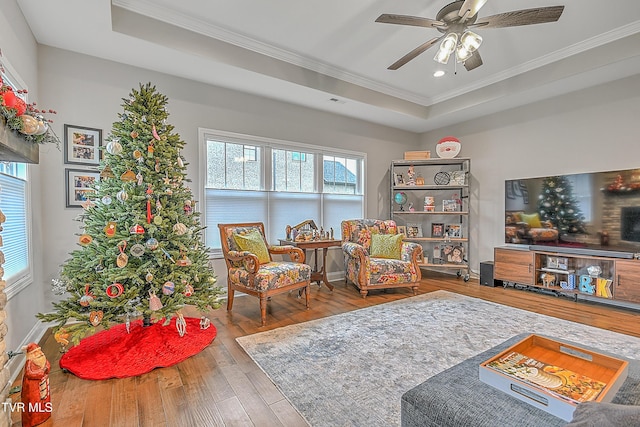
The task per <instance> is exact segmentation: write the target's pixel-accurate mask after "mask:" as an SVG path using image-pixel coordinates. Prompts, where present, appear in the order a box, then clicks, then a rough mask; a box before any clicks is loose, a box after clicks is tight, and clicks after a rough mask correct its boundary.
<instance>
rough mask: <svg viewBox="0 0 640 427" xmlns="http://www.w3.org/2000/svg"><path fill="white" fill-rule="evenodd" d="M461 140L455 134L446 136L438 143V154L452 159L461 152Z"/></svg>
mask: <svg viewBox="0 0 640 427" xmlns="http://www.w3.org/2000/svg"><path fill="white" fill-rule="evenodd" d="M461 147H462V145H461V144H460V140H458V138H456V137H453V136H445V137H444V138H442V139H441V140H440V141H438V143H437V144H436V154H438V157H440V158H443V159H452V158H454V157H456V156H457V155H458V154H459V153H460V148H461Z"/></svg>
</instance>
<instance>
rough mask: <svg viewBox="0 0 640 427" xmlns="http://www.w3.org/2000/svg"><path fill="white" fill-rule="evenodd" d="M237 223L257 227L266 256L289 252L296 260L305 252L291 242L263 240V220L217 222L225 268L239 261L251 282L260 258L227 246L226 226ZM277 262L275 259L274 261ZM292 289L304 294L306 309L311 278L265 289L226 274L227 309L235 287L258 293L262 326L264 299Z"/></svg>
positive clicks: (247, 292)
mask: <svg viewBox="0 0 640 427" xmlns="http://www.w3.org/2000/svg"><path fill="white" fill-rule="evenodd" d="M241 227H254V228H257V229H258V230H260V234H261V235H262V238H263V240H264V243H265V245H266V246H267V248H268V249H269V259H270V260H271V261H272V262H273V257H272V255H273V254H275V255H289V257H290V258H291V261H292V262H296V263H304V261H305V254H304V251H303V250H302V249H300V248H296V247H294V246H271V245H269V244H268V243H267V240H266V238H265V232H264V224H263V223H261V222H247V223H238V224H218V228H219V230H220V241H221V244H222V252H223V254H224V258H225V261H226V263H227V271H229V269H231V268H234V264H236V265H237V263H238V262H240V263H242V265H243V267H244V268H245V269H246V271H247V272H248V274H249V283H253V282H254V280H255V277H256V274H257V273H258V271H259V270H260V262H259V261H258V257H257V256H256V255H254V254H251V253H250V254H248V255H240V254H238V252H236V251H234V250H232V249H231V248H230V247H229V244H228V241H227V230H228V229H229V228H241ZM276 262H277V261H276ZM294 290H300V291H304V295H305V305H306V308H307V309H309V302H310V295H311V280H305V281H301V282H297V283H292V284H290V285H286V286H282V287H279V288H276V289H267V290H264V291H258V290H255V289H251V288H248V287H246V286H242V285H238V284H235V283H232V282H231V280H230V279H229V276H228V275H227V292H228V294H227V311H231V309H232V308H233V297H234V292H235V291H240V292H244V293H245V294H248V295H252V296H255V297H258V298H259V299H260V318H261V321H262V326H265V325H266V324H267V300H268V299H269V298H270V297H271V296H273V295H278V294H282V293H285V292H291V291H294Z"/></svg>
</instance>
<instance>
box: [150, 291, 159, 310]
mask: <svg viewBox="0 0 640 427" xmlns="http://www.w3.org/2000/svg"><path fill="white" fill-rule="evenodd" d="M161 309H162V301H160V298H158V296H157V295H156V294H155V292H153V291H149V310H151V311H158V310H161Z"/></svg>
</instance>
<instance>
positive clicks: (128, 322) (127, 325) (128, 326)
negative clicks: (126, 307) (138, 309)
mask: <svg viewBox="0 0 640 427" xmlns="http://www.w3.org/2000/svg"><path fill="white" fill-rule="evenodd" d="M124 327H125V329H126V330H127V333H128V334H130V333H131V318H130V317H129V315H128V314H127V320H126V321H125V322H124Z"/></svg>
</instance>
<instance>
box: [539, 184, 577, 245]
mask: <svg viewBox="0 0 640 427" xmlns="http://www.w3.org/2000/svg"><path fill="white" fill-rule="evenodd" d="M538 213H539V214H540V219H541V220H543V221H551V223H552V224H553V226H554V227H556V228H557V229H558V230H559V231H560V235H561V236H562V235H564V234H586V233H587V231H586V229H585V224H584V217H583V216H582V212H581V211H580V207H579V206H578V201H577V200H576V199H575V197H574V196H573V187H572V185H571V182H569V180H568V179H567V177H565V176H553V177H548V178H545V179H544V181H543V182H542V192H541V193H540V196H539V200H538Z"/></svg>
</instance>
